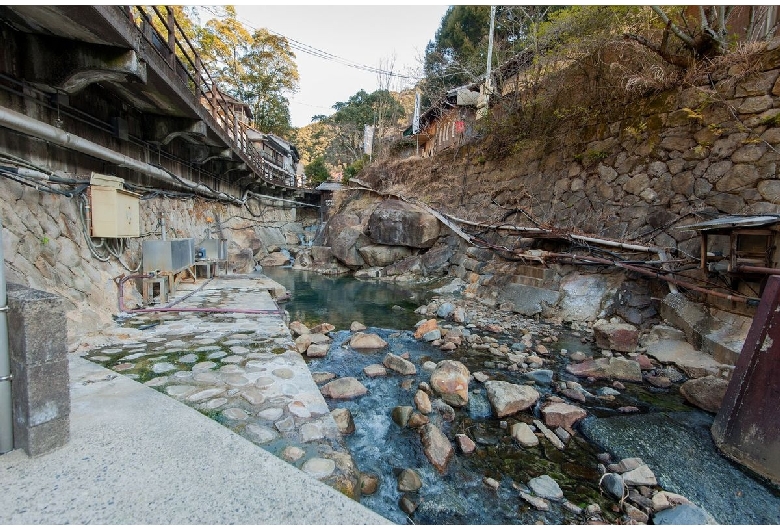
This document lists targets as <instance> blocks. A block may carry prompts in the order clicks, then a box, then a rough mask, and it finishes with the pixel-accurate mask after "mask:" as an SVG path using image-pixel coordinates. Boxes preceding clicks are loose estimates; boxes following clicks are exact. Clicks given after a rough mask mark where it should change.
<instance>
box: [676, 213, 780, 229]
mask: <svg viewBox="0 0 780 530" xmlns="http://www.w3.org/2000/svg"><path fill="white" fill-rule="evenodd" d="M777 223H780V215H728V216H725V217H718V218H717V219H711V220H709V221H703V222H701V223H695V224H692V225H685V226H681V227H679V229H680V230H702V231H708V230H723V229H726V228H747V227H755V226H768V225H773V224H777Z"/></svg>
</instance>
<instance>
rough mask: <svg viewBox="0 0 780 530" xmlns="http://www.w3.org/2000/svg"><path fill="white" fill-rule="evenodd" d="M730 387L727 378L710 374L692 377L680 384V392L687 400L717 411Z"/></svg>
mask: <svg viewBox="0 0 780 530" xmlns="http://www.w3.org/2000/svg"><path fill="white" fill-rule="evenodd" d="M728 387H729V382H728V381H726V380H725V379H721V378H720V377H715V376H712V375H708V376H706V377H700V378H698V379H690V380H688V381H686V382H685V383H683V384H682V385H680V394H682V396H683V397H684V398H685V400H686V401H688V402H689V403H692V404H693V405H695V406H697V407H699V408H700V409H703V410H706V411H707V412H712V413H717V412H718V411H719V410H720V405H721V403H722V402H723V396H725V395H726V389H727V388H728Z"/></svg>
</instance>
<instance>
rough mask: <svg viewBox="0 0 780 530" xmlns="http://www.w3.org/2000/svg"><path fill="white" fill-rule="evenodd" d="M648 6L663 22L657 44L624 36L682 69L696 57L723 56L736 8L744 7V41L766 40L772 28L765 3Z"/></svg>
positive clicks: (629, 34) (635, 37)
mask: <svg viewBox="0 0 780 530" xmlns="http://www.w3.org/2000/svg"><path fill="white" fill-rule="evenodd" d="M650 9H652V10H653V12H654V13H655V14H656V15H657V16H658V18H659V19H660V21H661V22H662V23H663V24H664V30H663V34H662V37H661V42H660V44H657V43H655V42H652V41H650V40H648V39H647V38H645V37H644V36H642V35H637V34H634V33H626V35H625V37H626V38H627V39H631V40H634V41H636V42H638V43H640V44H642V45H643V46H646V47H647V48H650V49H651V50H653V51H654V52H656V53H657V54H658V55H660V56H661V57H662V58H663V59H664V60H665V61H666V62H668V63H670V64H673V65H676V66H681V67H683V68H687V67H689V66H691V65H693V64H694V63H695V61H696V60H697V59H701V58H707V57H714V56H718V55H724V54H725V53H726V52H727V51H728V49H729V41H730V34H731V32H730V30H729V21H730V18H731V17H732V15H735V14H736V13H738V10H740V9H747V10H748V23H747V27H746V28H745V31H744V37H745V38H746V40H748V41H758V40H763V39H766V38H768V37H769V36H770V35H772V34H773V33H774V30H775V29H776V24H775V23H774V20H772V19H771V13H772V10H771V9H770V8H769V6H722V5H720V6H698V10H694V9H692V8H690V7H686V6H684V7H678V8H669V9H668V10H664V9H662V8H661V7H660V6H651V7H650ZM675 38H676V39H675Z"/></svg>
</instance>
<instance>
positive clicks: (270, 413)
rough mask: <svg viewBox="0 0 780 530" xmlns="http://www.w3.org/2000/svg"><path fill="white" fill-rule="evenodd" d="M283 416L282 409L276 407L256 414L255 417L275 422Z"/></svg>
mask: <svg viewBox="0 0 780 530" xmlns="http://www.w3.org/2000/svg"><path fill="white" fill-rule="evenodd" d="M283 414H284V411H283V410H282V409H280V408H278V407H271V408H270V409H265V410H261V411H260V412H258V413H257V416H258V417H259V418H262V419H264V420H268V421H276V420H278V419H279V418H281V417H282V415H283Z"/></svg>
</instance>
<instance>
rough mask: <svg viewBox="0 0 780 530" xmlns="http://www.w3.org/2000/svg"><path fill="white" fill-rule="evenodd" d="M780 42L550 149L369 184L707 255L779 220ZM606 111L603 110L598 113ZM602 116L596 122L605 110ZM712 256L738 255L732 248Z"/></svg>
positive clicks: (542, 145)
mask: <svg viewBox="0 0 780 530" xmlns="http://www.w3.org/2000/svg"><path fill="white" fill-rule="evenodd" d="M778 64H780V42H775V43H773V44H772V45H770V46H769V50H768V51H767V52H766V54H765V55H764V56H763V57H760V58H758V59H757V60H756V61H753V62H752V63H750V65H748V66H749V68H750V72H746V71H744V69H743V67H744V66H745V65H739V66H735V67H733V68H732V69H731V70H730V71H729V72H728V73H724V74H723V75H722V78H717V77H711V78H709V79H707V78H705V79H702V80H701V82H700V83H699V84H697V85H696V86H691V87H688V88H680V89H675V90H670V91H667V92H664V93H661V94H657V95H654V96H651V97H647V98H640V99H636V100H635V101H633V102H631V103H630V104H627V105H622V106H620V107H619V108H613V109H612V110H611V112H610V114H609V115H608V116H606V115H595V114H594V115H592V116H590V117H589V120H588V122H587V123H584V122H582V121H577V120H570V121H566V122H565V123H562V126H561V127H560V130H561V132H560V133H559V134H558V135H557V136H555V137H553V138H546V139H538V138H536V139H535V138H531V139H528V140H523V141H518V142H516V143H515V144H514V147H513V149H512V153H513V154H512V155H511V156H509V157H508V158H503V159H498V160H495V159H490V158H487V159H486V157H485V156H483V155H482V151H481V147H480V146H479V145H478V144H476V145H466V146H463V147H462V148H460V149H457V150H453V149H451V150H448V151H443V152H441V153H439V155H438V156H437V157H434V158H431V159H424V160H421V159H419V158H410V159H407V160H404V161H397V160H396V161H388V162H385V163H384V164H375V165H374V166H372V167H370V168H368V170H367V171H366V172H364V173H363V174H361V175H360V179H361V180H364V181H366V182H368V183H369V184H371V185H373V186H374V187H376V188H377V189H380V190H383V191H393V192H398V193H402V194H405V195H406V196H410V197H418V198H421V199H422V200H424V201H425V202H426V203H428V204H429V205H431V206H432V207H434V208H437V207H438V208H442V209H443V210H444V211H445V212H447V213H451V214H454V215H456V216H458V217H461V218H465V219H469V220H472V221H485V222H490V223H493V222H499V221H500V220H502V219H504V216H505V215H506V214H507V213H508V212H509V211H511V210H513V209H515V210H516V211H517V212H518V213H517V215H515V216H513V217H510V218H508V219H507V220H506V222H509V223H513V224H517V225H521V226H532V224H531V223H530V222H529V219H528V217H526V216H525V215H523V214H522V213H520V211H522V212H523V213H527V214H528V216H529V217H531V218H532V219H534V220H535V221H537V222H538V223H540V224H542V225H544V226H546V227H550V228H557V229H561V230H564V231H574V232H578V233H585V234H590V235H598V236H602V237H609V238H614V239H620V240H629V241H635V242H640V243H643V244H648V245H656V246H661V247H667V248H670V249H672V250H678V251H680V252H681V253H683V254H687V255H690V256H698V254H699V242H698V238H697V235H696V233H695V232H690V231H682V230H679V228H678V227H679V226H682V225H685V224H692V223H694V222H697V221H701V220H704V219H708V218H710V217H713V216H718V215H725V214H763V213H780V180H778V176H777V170H778V167H777V166H778V160H779V159H780V80H778V78H780V68H778ZM595 107H596V105H595V104H594V108H595ZM594 113H595V111H594ZM714 239H716V240H715V241H713V242H712V243H713V246H712V248H711V249H712V250H714V251H718V250H727V248H723V247H724V245H725V238H724V240H723V241H718V240H717V239H718V238H714Z"/></svg>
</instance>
